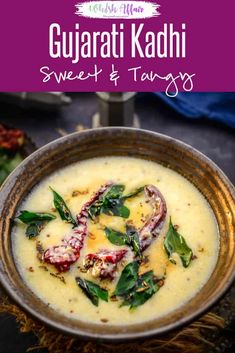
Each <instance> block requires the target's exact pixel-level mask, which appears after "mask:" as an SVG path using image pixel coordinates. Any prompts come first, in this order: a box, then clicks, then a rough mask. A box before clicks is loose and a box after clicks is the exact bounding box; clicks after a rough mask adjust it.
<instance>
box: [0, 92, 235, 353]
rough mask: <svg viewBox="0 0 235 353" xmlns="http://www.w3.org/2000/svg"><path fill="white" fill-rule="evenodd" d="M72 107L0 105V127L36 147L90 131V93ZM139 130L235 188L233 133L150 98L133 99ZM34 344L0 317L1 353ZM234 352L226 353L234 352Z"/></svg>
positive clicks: (20, 351) (92, 102)
mask: <svg viewBox="0 0 235 353" xmlns="http://www.w3.org/2000/svg"><path fill="white" fill-rule="evenodd" d="M70 96H71V98H72V104H70V105H68V106H64V107H61V108H60V109H59V110H57V111H51V112H47V111H43V110H39V109H26V110H25V109H24V110H23V109H21V108H19V107H17V106H15V105H12V104H9V103H8V104H6V103H3V102H0V123H1V122H2V123H5V124H8V125H12V126H14V127H17V128H20V129H23V130H24V131H25V132H26V133H27V134H28V135H29V136H30V137H31V138H32V140H33V141H34V142H35V143H36V145H37V146H38V147H40V146H42V145H44V144H46V143H48V142H50V141H52V140H54V139H56V138H58V137H60V133H59V132H58V131H60V129H63V130H65V131H66V132H67V133H70V132H74V131H75V129H76V126H77V125H79V124H82V125H84V126H85V127H91V117H92V115H93V114H94V113H95V112H96V110H97V100H96V97H95V95H94V94H93V93H74V94H70ZM136 112H137V114H138V116H139V119H140V123H141V128H143V129H148V130H152V131H157V132H160V133H164V134H167V135H170V136H172V137H175V138H178V139H180V140H182V141H184V142H186V143H188V144H190V145H192V146H193V147H195V148H197V149H198V150H199V151H201V152H202V153H204V154H206V155H207V156H208V157H209V158H211V159H212V160H213V161H214V162H215V163H216V164H217V165H218V166H219V167H220V168H221V169H222V170H223V171H224V173H225V174H227V176H228V177H229V178H230V180H231V181H232V183H233V184H235V130H232V129H229V128H227V127H226V126H224V125H222V124H219V123H214V122H211V121H208V120H206V119H200V120H190V119H186V118H183V117H182V116H181V115H179V114H177V113H175V112H174V111H173V110H171V109H170V108H168V107H167V106H166V105H164V104H163V103H162V102H161V101H160V100H159V99H158V98H157V97H154V96H152V95H149V96H146V95H144V96H140V97H137V99H136ZM36 342H37V340H36V339H35V337H34V336H33V335H31V334H20V333H19V330H18V327H17V324H16V323H15V320H14V319H13V318H12V317H11V316H10V315H6V314H4V315H0V353H3V352H4V353H13V352H15V353H23V352H26V350H27V348H28V347H30V346H32V345H33V344H35V343H36ZM234 348H235V347H233V349H231V350H228V351H227V352H226V353H228V352H234Z"/></svg>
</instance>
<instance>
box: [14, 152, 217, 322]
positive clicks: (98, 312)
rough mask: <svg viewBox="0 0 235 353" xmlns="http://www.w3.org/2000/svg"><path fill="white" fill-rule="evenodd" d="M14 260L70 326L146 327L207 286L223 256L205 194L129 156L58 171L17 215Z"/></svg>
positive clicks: (174, 175)
mask: <svg viewBox="0 0 235 353" xmlns="http://www.w3.org/2000/svg"><path fill="white" fill-rule="evenodd" d="M15 223H16V224H15V226H14V228H13V253H14V258H15V262H16V265H17V268H18V270H19V272H20V274H21V276H22V278H23V279H24V281H25V283H26V284H27V285H28V286H29V288H30V289H31V290H32V291H33V292H34V293H35V295H36V296H38V297H39V298H40V299H41V300H42V301H43V302H45V303H46V304H47V305H48V306H49V307H51V308H52V309H54V310H56V311H57V312H59V313H60V314H63V315H65V316H66V317H68V318H73V319H79V320H82V321H85V322H92V323H96V324H106V325H109V324H110V325H131V324H134V323H141V322H146V321H148V320H152V319H155V318H158V317H162V316H164V315H167V314H168V313H170V312H172V311H174V310H175V309H178V308H180V307H181V306H183V305H184V304H185V303H187V302H188V301H190V300H191V299H192V298H193V297H194V296H195V295H196V294H197V293H198V292H199V291H200V289H201V288H202V287H203V286H204V285H205V284H206V282H207V281H208V279H209V277H210V275H211V274H212V272H213V270H214V268H215V265H216V262H217V258H218V252H219V246H220V244H219V233H218V228H217V223H216V219H215V217H214V214H213V212H212V209H211V208H210V206H209V204H208V202H207V201H206V199H205V198H204V196H203V195H202V194H201V193H200V192H199V191H198V189H197V188H196V187H195V186H194V185H193V184H192V183H190V182H189V181H188V180H186V179H185V178H184V177H183V176H181V175H180V174H178V173H176V172H175V171H173V170H171V169H169V168H166V167H163V166H162V165H160V164H157V163H155V162H151V161H146V160H143V159H138V158H132V157H99V158H93V159H88V160H84V161H81V162H76V163H74V164H71V165H69V166H67V167H64V168H63V169H60V170H58V171H56V172H54V173H53V174H51V175H50V176H48V177H46V178H45V179H43V180H42V181H41V182H40V183H39V184H38V185H36V186H35V187H34V188H33V189H32V190H31V192H30V193H29V194H28V196H27V197H26V198H25V200H24V201H23V202H22V204H21V205H20V207H19V209H18V210H17V219H16V222H15Z"/></svg>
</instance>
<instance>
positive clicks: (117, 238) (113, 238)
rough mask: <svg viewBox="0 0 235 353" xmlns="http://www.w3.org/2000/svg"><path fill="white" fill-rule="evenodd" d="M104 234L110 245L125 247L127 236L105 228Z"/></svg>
mask: <svg viewBox="0 0 235 353" xmlns="http://www.w3.org/2000/svg"><path fill="white" fill-rule="evenodd" d="M104 231H105V234H106V236H107V238H108V240H109V241H110V243H112V244H114V245H125V244H126V240H127V236H126V234H125V233H121V232H118V231H116V230H114V229H112V228H108V227H105V230H104Z"/></svg>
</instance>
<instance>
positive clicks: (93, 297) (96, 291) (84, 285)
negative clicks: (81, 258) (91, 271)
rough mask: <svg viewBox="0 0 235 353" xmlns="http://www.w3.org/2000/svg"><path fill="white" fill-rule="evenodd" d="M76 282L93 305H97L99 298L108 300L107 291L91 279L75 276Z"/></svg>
mask: <svg viewBox="0 0 235 353" xmlns="http://www.w3.org/2000/svg"><path fill="white" fill-rule="evenodd" d="M75 280H76V282H77V284H78V286H79V287H80V288H81V289H82V291H83V293H84V294H85V295H86V296H87V298H88V299H90V301H91V302H92V304H93V305H95V306H98V305H99V299H101V300H104V301H106V302H107V301H108V291H107V290H106V289H104V288H101V287H100V286H99V285H98V284H96V283H93V282H91V281H88V280H85V279H82V278H80V277H76V279H75Z"/></svg>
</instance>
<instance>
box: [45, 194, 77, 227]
mask: <svg viewBox="0 0 235 353" xmlns="http://www.w3.org/2000/svg"><path fill="white" fill-rule="evenodd" d="M50 189H51V191H52V192H53V197H54V206H55V208H56V209H57V211H58V212H59V215H60V218H61V219H62V221H66V222H68V223H71V224H72V225H73V226H74V227H75V226H76V225H77V223H76V221H75V219H74V218H73V216H72V213H71V211H70V210H69V208H68V206H67V205H66V203H65V201H64V199H63V198H62V197H61V196H60V195H59V194H58V193H57V192H56V191H55V190H53V189H52V188H50Z"/></svg>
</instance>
